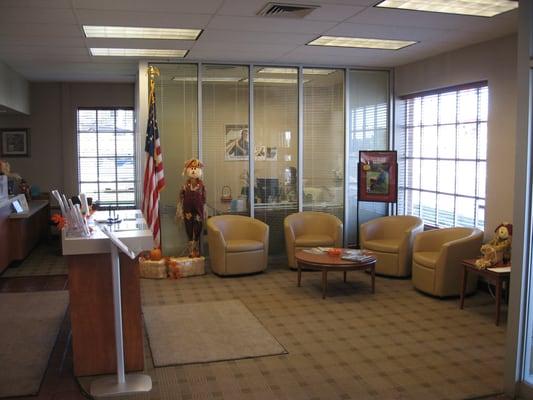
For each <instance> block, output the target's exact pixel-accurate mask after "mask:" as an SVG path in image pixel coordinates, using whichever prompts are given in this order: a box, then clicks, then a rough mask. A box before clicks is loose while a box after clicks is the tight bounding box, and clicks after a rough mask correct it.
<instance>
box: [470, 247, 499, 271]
mask: <svg viewBox="0 0 533 400" xmlns="http://www.w3.org/2000/svg"><path fill="white" fill-rule="evenodd" d="M481 254H483V257H481V258H478V259H477V260H476V262H475V264H476V267H477V268H479V269H485V268H488V267H492V266H493V265H496V263H497V257H498V256H497V255H496V249H495V248H494V247H493V246H491V245H490V244H484V245H483V246H481Z"/></svg>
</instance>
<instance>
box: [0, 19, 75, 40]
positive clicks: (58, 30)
mask: <svg viewBox="0 0 533 400" xmlns="http://www.w3.org/2000/svg"><path fill="white" fill-rule="evenodd" d="M0 36H2V37H5V38H18V37H28V36H34V37H36V36H41V37H51V36H54V37H78V38H81V37H83V33H82V30H81V27H79V26H78V25H66V24H62V25H58V24H12V23H5V24H0Z"/></svg>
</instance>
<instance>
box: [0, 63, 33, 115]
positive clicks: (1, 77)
mask: <svg viewBox="0 0 533 400" xmlns="http://www.w3.org/2000/svg"><path fill="white" fill-rule="evenodd" d="M0 106H4V107H7V108H9V109H11V110H14V111H17V112H20V113H23V114H29V113H30V88H29V83H28V81H27V80H26V79H24V78H23V77H22V76H21V75H19V74H18V73H16V72H15V71H13V70H12V69H11V68H9V67H8V66H7V65H6V64H4V63H3V62H1V61H0Z"/></svg>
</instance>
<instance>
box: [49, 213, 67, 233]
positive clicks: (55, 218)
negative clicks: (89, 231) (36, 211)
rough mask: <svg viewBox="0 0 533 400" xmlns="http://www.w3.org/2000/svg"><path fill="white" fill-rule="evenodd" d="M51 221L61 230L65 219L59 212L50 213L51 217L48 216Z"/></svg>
mask: <svg viewBox="0 0 533 400" xmlns="http://www.w3.org/2000/svg"><path fill="white" fill-rule="evenodd" d="M50 219H51V220H52V222H53V223H54V224H55V226H57V229H59V230H61V229H63V228H64V227H65V224H66V222H67V221H66V219H65V218H64V217H63V216H62V215H60V214H54V215H52V218H50Z"/></svg>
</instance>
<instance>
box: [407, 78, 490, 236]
mask: <svg viewBox="0 0 533 400" xmlns="http://www.w3.org/2000/svg"><path fill="white" fill-rule="evenodd" d="M403 100H404V106H405V109H404V111H405V131H404V137H401V138H400V150H401V152H402V153H403V155H404V157H402V158H403V159H402V160H401V162H402V164H403V165H401V166H400V171H401V172H400V173H401V174H402V175H403V182H402V176H400V190H401V193H402V192H403V198H402V199H401V201H400V204H399V211H402V210H403V213H404V214H410V215H418V216H420V217H421V218H422V219H423V220H424V222H425V224H426V225H430V226H436V227H450V226H469V227H479V228H483V227H484V222H485V221H484V220H485V180H486V164H487V114H488V87H487V82H480V83H475V84H470V85H463V86H460V87H454V88H447V89H443V90H439V91H433V92H430V93H422V94H415V95H410V96H405V97H404V98H403Z"/></svg>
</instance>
